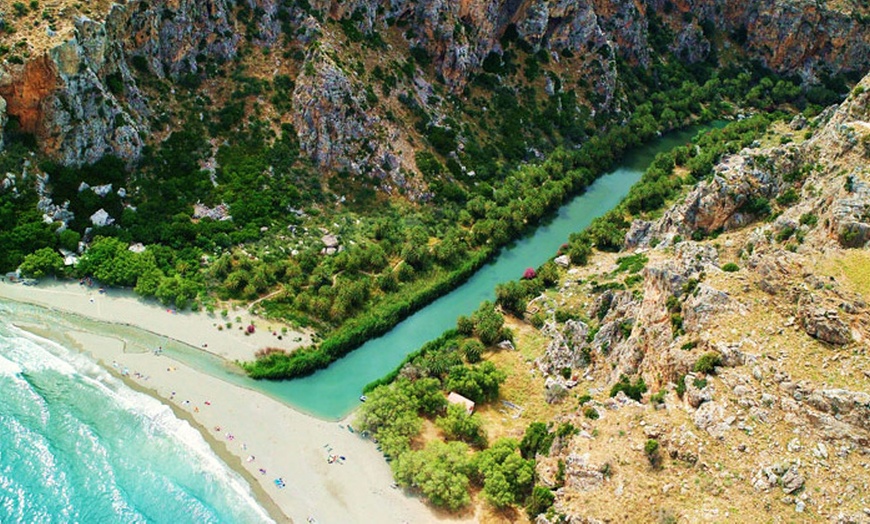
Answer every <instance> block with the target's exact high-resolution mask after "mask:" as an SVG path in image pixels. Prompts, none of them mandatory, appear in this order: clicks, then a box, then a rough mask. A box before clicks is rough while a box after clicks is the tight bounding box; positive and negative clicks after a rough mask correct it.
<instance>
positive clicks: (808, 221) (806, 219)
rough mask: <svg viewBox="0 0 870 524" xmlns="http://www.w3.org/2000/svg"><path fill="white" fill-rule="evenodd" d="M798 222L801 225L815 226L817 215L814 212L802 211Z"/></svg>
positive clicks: (817, 221)
mask: <svg viewBox="0 0 870 524" xmlns="http://www.w3.org/2000/svg"><path fill="white" fill-rule="evenodd" d="M800 222H801V225H802V226H810V227H815V225H816V224H818V223H819V217H817V216H816V215H815V214H814V213H804V214H803V215H801V219H800Z"/></svg>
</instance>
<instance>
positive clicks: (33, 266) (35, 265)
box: [19, 247, 63, 278]
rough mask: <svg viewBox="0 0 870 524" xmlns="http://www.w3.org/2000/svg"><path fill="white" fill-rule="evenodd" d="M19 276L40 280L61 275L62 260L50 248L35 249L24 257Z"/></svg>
mask: <svg viewBox="0 0 870 524" xmlns="http://www.w3.org/2000/svg"><path fill="white" fill-rule="evenodd" d="M19 269H21V274H22V275H24V276H26V277H33V278H42V277H44V276H46V275H61V274H63V258H62V257H61V256H60V254H59V253H58V252H57V251H55V250H54V249H52V248H50V247H44V248H42V249H37V250H36V251H34V252H33V253H31V254H29V255H27V256H25V257H24V261H23V262H22V263H21V267H20V268H19Z"/></svg>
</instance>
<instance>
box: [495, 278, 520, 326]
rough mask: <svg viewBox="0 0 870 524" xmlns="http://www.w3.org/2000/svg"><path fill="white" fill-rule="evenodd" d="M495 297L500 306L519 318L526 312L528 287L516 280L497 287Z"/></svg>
mask: <svg viewBox="0 0 870 524" xmlns="http://www.w3.org/2000/svg"><path fill="white" fill-rule="evenodd" d="M495 297H496V303H498V305H500V306H501V307H502V308H504V309H505V311H508V312H510V313H513V314H514V315H516V316H517V317H522V316H523V313H525V312H526V287H525V286H524V285H523V284H521V283H520V282H517V281H516V280H511V281H509V282H505V283H504V284H498V285H496V286H495ZM499 328H501V326H499Z"/></svg>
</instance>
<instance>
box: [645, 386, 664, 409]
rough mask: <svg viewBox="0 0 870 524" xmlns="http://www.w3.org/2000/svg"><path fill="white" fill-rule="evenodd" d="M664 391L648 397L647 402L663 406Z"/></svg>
mask: <svg viewBox="0 0 870 524" xmlns="http://www.w3.org/2000/svg"><path fill="white" fill-rule="evenodd" d="M665 393H666V392H665V390H663V389H662V390H660V391H659V392H658V393H654V394H652V395H650V396H649V401H650V403H652V404H656V405H657V404H664V403H665Z"/></svg>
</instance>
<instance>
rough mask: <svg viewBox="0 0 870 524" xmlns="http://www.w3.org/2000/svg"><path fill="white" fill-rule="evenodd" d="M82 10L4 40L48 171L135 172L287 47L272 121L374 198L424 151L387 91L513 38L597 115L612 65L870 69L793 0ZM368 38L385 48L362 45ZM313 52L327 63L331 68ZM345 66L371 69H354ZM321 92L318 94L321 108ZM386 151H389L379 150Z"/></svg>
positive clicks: (828, 21)
mask: <svg viewBox="0 0 870 524" xmlns="http://www.w3.org/2000/svg"><path fill="white" fill-rule="evenodd" d="M79 9H83V8H82V6H81V5H79V4H76V5H75V6H73V5H70V6H61V7H60V8H56V9H55V10H54V11H51V10H47V11H45V12H46V13H49V15H48V18H49V19H50V21H51V24H50V25H49V27H47V28H45V30H44V31H45V34H40V29H39V27H40V25H39V24H40V22H41V20H40V19H39V18H38V17H37V16H36V13H35V12H34V13H32V14H30V15H27V16H28V18H25V19H23V21H22V23H20V24H18V25H21V26H22V27H23V28H25V29H26V31H22V32H21V35H23V39H20V37H16V35H15V34H11V35H9V34H7V35H5V36H3V37H2V40H3V41H4V42H7V43H9V44H11V45H10V46H9V47H11V48H13V49H15V50H16V51H14V52H15V53H17V52H18V51H17V50H21V49H23V52H24V54H26V55H29V58H27V59H26V60H21V59H20V58H21V57H20V55H14V56H7V59H6V61H5V62H4V64H3V65H2V66H0V97H2V98H3V100H4V101H5V103H6V109H5V112H6V114H7V115H8V116H9V117H11V118H13V119H14V120H16V121H17V122H18V123H19V124H20V126H21V129H22V130H24V131H25V132H28V133H33V134H35V135H36V137H37V139H38V141H39V144H40V147H41V148H42V149H43V150H44V151H45V152H46V153H48V154H49V155H50V156H52V157H54V158H55V159H57V160H59V161H61V162H62V163H64V164H70V165H78V164H83V163H89V162H93V161H94V160H96V159H98V158H100V157H102V156H104V155H106V154H112V155H116V156H119V157H121V158H123V159H125V160H128V161H132V160H135V159H137V158H138V157H139V155H140V153H141V151H142V147H143V146H144V145H145V144H146V143H147V142H149V140H153V138H149V137H154V138H160V137H162V136H164V135H163V134H162V133H158V132H157V131H160V130H161V129H158V128H155V124H154V120H155V118H160V115H163V114H165V113H166V112H167V107H168V106H169V105H171V104H172V102H173V101H175V100H176V99H177V96H175V95H176V94H180V93H185V92H187V91H189V90H190V89H204V91H203V93H204V94H205V95H206V96H213V95H214V89H215V88H216V85H217V84H220V83H226V81H225V80H221V78H220V76H219V75H218V74H217V73H218V71H219V70H220V67H221V65H222V64H225V63H226V62H227V61H231V60H243V59H244V58H245V57H249V56H250V55H251V53H257V52H259V51H258V50H268V49H271V50H273V51H274V52H275V54H279V53H280V52H281V50H282V49H283V50H284V52H283V56H282V57H281V59H279V60H276V62H275V65H274V67H275V68H276V70H278V71H280V72H282V73H286V74H291V75H292V76H293V80H294V81H295V85H296V86H297V88H296V91H295V93H294V95H293V99H292V104H290V105H289V107H284V106H282V109H280V110H279V111H280V112H281V113H283V115H282V116H281V119H282V121H285V122H287V121H289V122H293V123H294V124H296V126H297V128H298V129H297V131H298V133H299V135H300V141H301V143H302V144H303V146H304V151H305V152H306V153H307V155H308V156H309V157H310V158H311V159H312V160H313V161H314V162H315V164H316V165H319V166H322V167H324V168H327V169H347V170H349V171H351V172H353V173H363V172H366V173H368V174H371V175H373V176H375V177H377V178H378V179H381V180H386V181H388V182H387V183H385V184H384V185H385V187H388V186H395V185H397V184H398V185H400V184H401V183H402V181H403V180H404V178H405V176H406V175H407V174H409V173H410V172H412V171H415V167H414V162H413V158H412V157H413V151H414V150H415V149H418V148H419V146H413V145H411V142H412V141H414V139H415V136H414V133H412V132H409V131H408V129H409V128H410V126H409V125H407V122H405V123H404V124H405V125H396V124H402V122H401V120H399V121H397V122H395V123H393V124H390V125H388V124H387V123H385V116H387V115H390V114H395V113H396V111H397V109H396V107H395V106H396V95H397V94H399V93H401V92H406V93H407V92H411V93H413V92H414V91H419V85H422V84H433V83H437V81H441V82H444V83H445V84H446V86H447V87H448V88H449V89H450V90H452V91H453V92H454V93H461V92H463V89H464V88H465V87H466V86H467V85H468V83H469V81H470V80H471V79H472V78H474V76H475V75H476V74H477V73H479V72H481V71H482V68H483V66H484V62H485V60H487V58H488V57H490V56H499V55H501V54H502V53H503V52H504V45H505V44H509V43H510V42H516V41H521V42H523V45H524V46H527V47H526V49H527V50H528V51H529V52H530V53H534V52H536V51H538V50H541V51H542V52H543V53H545V54H546V55H547V57H545V58H547V59H548V60H551V61H553V65H552V66H551V69H552V70H553V71H555V72H556V73H558V76H560V77H562V78H563V82H572V83H573V82H581V83H583V84H584V85H587V86H588V89H589V90H590V91H589V94H591V95H592V96H591V97H590V96H587V97H586V99H587V100H594V103H592V102H586V103H587V104H590V105H591V106H592V107H590V109H592V110H593V113H594V112H596V111H602V110H604V111H607V110H614V109H619V108H620V94H619V90H620V79H619V74H618V71H617V62H618V61H624V62H625V63H627V64H628V65H630V66H637V67H640V68H647V67H649V66H650V64H651V63H653V62H654V61H656V60H658V59H660V58H661V53H662V52H663V51H666V50H668V49H670V50H671V51H673V52H674V53H676V55H677V56H679V57H681V59H682V60H685V61H686V62H700V61H704V60H714V61H715V60H717V58H716V56H723V57H724V56H733V55H740V54H745V56H747V57H749V58H752V59H757V60H759V61H760V62H761V63H763V64H765V65H766V66H768V67H769V68H771V69H772V70H774V71H777V72H780V73H784V74H797V75H800V76H801V77H802V78H803V79H804V80H806V81H816V80H818V79H819V78H827V77H828V76H830V75H834V74H837V73H842V72H849V71H859V72H861V71H864V70H865V69H866V68H867V66H868V60H870V53H868V46H870V36H868V35H870V32H868V31H866V30H865V26H864V22H865V20H866V18H865V16H864V15H863V12H861V11H860V10H859V8H857V7H856V8H854V9H845V10H844V9H840V8H837V7H833V6H832V7H825V6H822V5H820V4H817V3H815V2H808V1H803V0H801V1H790V2H783V1H781V0H777V1H774V0H754V1H741V2H722V1H719V0H716V1H714V0H696V1H692V0H685V1H678V2H672V1H670V0H665V1H660V0H657V1H650V2H628V1H622V0H619V1H607V2H605V1H600V0H598V1H584V2H568V1H556V0H553V1H541V0H517V1H501V0H467V1H462V2H442V1H431V0H424V1H414V2H410V1H405V0H394V1H391V2H386V3H377V2H371V1H369V0H355V1H353V2H331V1H327V0H322V1H317V2H312V3H311V5H310V6H308V7H305V8H303V7H301V6H299V5H295V4H294V5H293V6H284V5H281V4H278V3H276V2H275V1H274V0H246V1H239V2H236V1H234V0H209V1H206V2H195V1H192V0H188V1H185V0H182V1H173V2H168V1H163V0H159V1H152V2H146V1H140V0H136V1H131V2H127V3H126V4H124V5H117V4H113V5H112V6H111V7H108V6H103V5H102V4H96V5H94V6H93V7H92V9H93V10H92V11H90V12H89V16H90V18H89V17H86V16H84V15H83V13H82V12H81V11H79ZM43 18H45V15H43ZM5 19H6V20H7V21H10V20H12V18H11V17H9V16H7V17H6V18H5ZM7 23H8V24H11V23H12V22H7ZM46 35H48V36H49V37H46ZM348 35H350V36H348ZM366 39H368V41H371V42H384V43H385V45H383V46H374V47H371V46H367V45H362V46H361V45H360V42H361V41H363V42H365V41H367V40H366ZM321 46H325V48H326V49H331V51H330V53H331V58H328V55H327V54H324V52H323V51H322V50H320V49H322V47H321ZM409 49H418V50H420V51H419V52H418V54H420V53H424V54H425V55H427V56H428V59H429V60H431V63H432V66H431V67H432V69H431V70H430V69H429V68H428V67H426V66H424V67H419V68H411V69H409V70H407V74H408V77H407V78H401V77H400V78H399V89H394V91H393V93H392V94H388V95H387V96H386V97H385V98H383V99H381V100H379V101H375V100H374V99H372V98H373V97H371V96H369V98H370V99H371V100H369V101H368V102H367V103H364V102H363V101H362V99H361V98H360V93H361V92H362V90H363V89H364V88H365V87H366V86H368V85H370V84H371V82H372V79H371V78H370V76H369V74H367V73H371V70H372V66H373V65H378V66H380V67H381V68H383V69H387V70H389V68H395V67H396V66H397V65H398V64H400V63H401V62H402V61H403V60H407V59H408V58H409V51H408V50H409ZM296 51H301V52H296ZM11 53H12V52H10V55H11ZM412 54H413V53H412ZM352 57H357V58H363V59H364V60H365V62H366V63H367V65H366V66H364V68H363V69H362V70H356V71H351V69H350V65H351V64H352V63H353V61H354V60H355V58H352ZM12 58H14V60H12ZM19 62H23V63H19ZM312 69H313V71H312ZM366 70H368V71H366ZM229 72H231V71H229ZM260 73H261V74H263V75H264V76H265V77H266V78H268V77H269V74H268V73H267V72H266V71H262V72H260ZM155 77H156V78H157V79H158V80H160V81H162V80H167V82H160V81H158V82H155V81H153V80H152V79H153V78H155ZM203 80H205V81H207V83H206V85H205V86H204V87H198V86H199V85H200V83H201V82H202V81H203ZM312 82H314V83H312ZM551 82H552V80H551ZM316 84H320V85H325V86H326V88H325V91H323V93H325V94H326V96H319V95H320V94H321V93H320V92H319V91H315V90H314V89H313V88H314V87H316ZM550 89H551V90H552V87H551V88H550ZM176 91H177V93H176ZM348 95H350V96H348ZM412 98H413V99H414V103H416V104H419V105H421V106H422V107H423V108H424V110H425V111H426V112H428V113H431V114H434V115H441V116H442V117H444V116H450V115H448V114H446V113H445V111H446V110H445V109H444V108H442V107H440V106H439V105H438V104H437V103H434V104H433V103H432V102H430V97H428V96H426V97H419V96H414V97H412ZM264 103H266V104H267V105H268V101H264ZM624 109H626V110H627V109H629V108H624ZM168 120H169V121H171V120H172V117H171V116H170V117H169V118H168ZM177 125H178V124H172V125H170V128H172V127H174V126H177ZM403 127H404V128H405V129H403ZM390 142H392V143H396V144H397V147H395V148H392V150H391V148H389V147H387V146H386V143H390ZM364 166H368V169H364Z"/></svg>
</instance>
